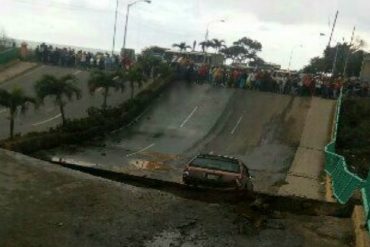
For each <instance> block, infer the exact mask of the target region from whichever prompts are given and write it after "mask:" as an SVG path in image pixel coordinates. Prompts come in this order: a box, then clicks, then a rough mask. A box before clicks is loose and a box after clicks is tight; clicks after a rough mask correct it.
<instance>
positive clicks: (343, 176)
mask: <svg viewBox="0 0 370 247" xmlns="http://www.w3.org/2000/svg"><path fill="white" fill-rule="evenodd" d="M342 101H343V93H342V92H341V94H340V96H339V98H338V101H337V107H336V112H335V119H334V128H333V132H332V140H331V142H330V143H329V144H328V145H326V147H325V159H326V162H325V172H326V173H327V174H328V175H329V176H330V177H331V179H332V190H333V195H334V196H335V198H336V199H337V200H338V202H340V203H341V204H345V203H347V202H348V201H349V199H350V198H351V196H352V194H353V192H355V191H356V190H358V189H360V190H361V193H362V202H363V206H364V210H365V217H366V221H367V225H368V226H370V214H369V208H370V206H369V205H370V204H369V203H370V183H369V177H368V178H367V180H364V179H362V178H360V177H358V176H357V175H356V174H354V173H352V172H351V171H349V170H348V167H347V163H346V160H345V158H344V157H343V156H341V155H338V154H337V153H336V152H335V145H336V141H337V131H338V123H339V117H340V111H341V106H342Z"/></svg>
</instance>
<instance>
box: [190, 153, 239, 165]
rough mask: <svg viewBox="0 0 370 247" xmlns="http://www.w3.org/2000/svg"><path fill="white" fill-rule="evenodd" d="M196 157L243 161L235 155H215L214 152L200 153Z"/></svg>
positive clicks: (235, 161)
mask: <svg viewBox="0 0 370 247" xmlns="http://www.w3.org/2000/svg"><path fill="white" fill-rule="evenodd" d="M196 158H204V159H213V160H223V161H228V162H232V163H237V164H239V163H241V161H240V160H238V159H237V158H234V157H230V156H225V155H214V154H198V155H197V156H196V157H195V159H196Z"/></svg>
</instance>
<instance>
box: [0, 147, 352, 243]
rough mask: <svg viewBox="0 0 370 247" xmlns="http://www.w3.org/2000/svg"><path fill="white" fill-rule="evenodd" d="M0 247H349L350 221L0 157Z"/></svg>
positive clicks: (7, 154)
mask: <svg viewBox="0 0 370 247" xmlns="http://www.w3.org/2000/svg"><path fill="white" fill-rule="evenodd" d="M0 160H1V163H0V210H1V214H0V246H6V247H13V246H17V247H18V246H27V247H29V246H89V247H94V246H99V247H100V246H120V247H122V246H130V247H131V246H133V247H136V246H138V247H139V246H140V247H141V246H148V247H154V246H160V247H162V246H163V247H167V246H181V247H185V246H200V247H205V246H209V247H218V246H220V247H224V246H243V247H244V246H289V247H291V246H325V247H328V246H329V247H330V246H351V241H352V228H351V227H352V226H351V221H350V219H343V218H333V217H312V216H297V215H294V214H287V213H281V212H271V213H269V214H263V213H261V212H257V211H255V210H252V209H250V208H248V207H242V208H241V207H239V206H237V205H231V204H224V203H205V202H199V201H195V200H188V199H184V198H181V197H176V196H174V195H173V194H170V193H165V192H161V191H158V190H152V189H144V188H137V187H133V186H130V185H127V184H122V183H115V182H111V181H108V180H104V179H100V178H96V177H93V176H90V175H86V174H82V173H79V172H75V171H71V170H68V169H66V168H62V167H59V166H55V165H52V164H49V163H44V162H41V161H38V160H35V159H30V158H28V157H25V156H22V155H19V154H17V155H15V154H12V153H10V152H6V151H2V150H0Z"/></svg>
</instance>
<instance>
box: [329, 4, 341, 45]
mask: <svg viewBox="0 0 370 247" xmlns="http://www.w3.org/2000/svg"><path fill="white" fill-rule="evenodd" d="M338 14H339V11H338V10H337V13H336V14H335V19H334V23H333V28H332V29H331V33H330V38H329V43H328V48H329V47H330V44H331V39H332V38H333V34H334V30H335V26H336V24H337V18H338Z"/></svg>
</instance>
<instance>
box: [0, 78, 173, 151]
mask: <svg viewBox="0 0 370 247" xmlns="http://www.w3.org/2000/svg"><path fill="white" fill-rule="evenodd" d="M171 81H172V77H167V78H166V79H163V80H161V81H156V82H153V84H152V85H150V86H149V87H148V89H146V90H143V91H141V92H140V93H139V94H137V96H136V97H135V98H134V99H130V100H127V101H126V102H124V103H122V104H120V105H119V106H118V107H108V108H107V109H106V110H104V111H103V110H101V109H98V108H94V107H91V108H89V109H88V110H87V113H88V117H86V118H81V119H73V120H68V121H67V122H66V124H65V125H64V126H63V125H59V126H57V127H55V128H50V130H49V131H45V132H32V133H29V134H26V135H23V136H17V137H16V138H14V139H12V140H4V141H2V142H0V147H2V148H5V149H9V150H13V151H16V152H21V153H24V154H32V153H35V152H38V151H41V150H47V149H52V148H56V147H58V146H61V145H69V144H82V143H84V142H86V141H89V140H92V139H94V138H96V137H99V136H104V135H105V134H106V133H109V132H111V131H113V130H116V129H119V128H121V127H122V126H126V125H127V124H129V123H130V122H132V121H133V120H135V118H137V117H138V116H139V115H140V114H141V113H142V112H143V111H144V110H145V109H146V108H147V107H148V106H149V105H150V104H151V103H152V102H153V100H154V99H155V98H156V97H157V96H158V95H159V94H161V93H162V92H163V90H165V89H166V87H167V86H168V85H169V84H170V82H171Z"/></svg>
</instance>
